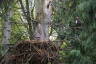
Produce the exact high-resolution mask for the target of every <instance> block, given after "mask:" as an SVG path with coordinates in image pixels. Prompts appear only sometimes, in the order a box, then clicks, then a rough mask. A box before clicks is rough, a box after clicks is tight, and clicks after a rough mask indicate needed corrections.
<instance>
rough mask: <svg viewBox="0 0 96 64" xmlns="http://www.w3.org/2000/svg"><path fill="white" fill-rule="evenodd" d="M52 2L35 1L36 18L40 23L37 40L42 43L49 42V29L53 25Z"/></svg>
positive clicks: (44, 0)
mask: <svg viewBox="0 0 96 64" xmlns="http://www.w3.org/2000/svg"><path fill="white" fill-rule="evenodd" d="M50 2H51V0H35V18H36V20H37V22H38V24H37V27H36V31H35V38H36V39H39V40H41V41H47V40H49V34H48V29H49V26H50V23H51V12H52V10H51V5H50Z"/></svg>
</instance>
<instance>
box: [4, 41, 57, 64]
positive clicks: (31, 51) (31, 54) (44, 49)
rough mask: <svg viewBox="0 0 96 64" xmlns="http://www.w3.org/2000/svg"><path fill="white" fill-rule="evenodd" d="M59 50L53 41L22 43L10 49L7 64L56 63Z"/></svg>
mask: <svg viewBox="0 0 96 64" xmlns="http://www.w3.org/2000/svg"><path fill="white" fill-rule="evenodd" d="M57 50H58V48H57V47H56V46H55V45H54V44H53V43H52V42H51V41H43V42H40V41H34V40H29V41H21V42H18V43H17V44H15V45H14V46H13V48H10V51H11V53H10V54H7V58H8V59H7V63H6V62H5V63H6V64H11V63H12V64H47V63H48V62H53V61H55V59H56V57H57V56H58V52H57Z"/></svg>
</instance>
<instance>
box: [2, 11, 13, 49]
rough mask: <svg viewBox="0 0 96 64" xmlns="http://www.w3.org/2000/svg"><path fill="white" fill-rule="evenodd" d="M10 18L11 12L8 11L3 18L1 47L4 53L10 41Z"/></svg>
mask: <svg viewBox="0 0 96 64" xmlns="http://www.w3.org/2000/svg"><path fill="white" fill-rule="evenodd" d="M11 17H12V11H11V9H8V10H7V12H6V14H5V17H4V31H3V40H2V45H3V49H4V51H6V50H7V49H8V44H9V40H10V35H11V20H10V18H11Z"/></svg>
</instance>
